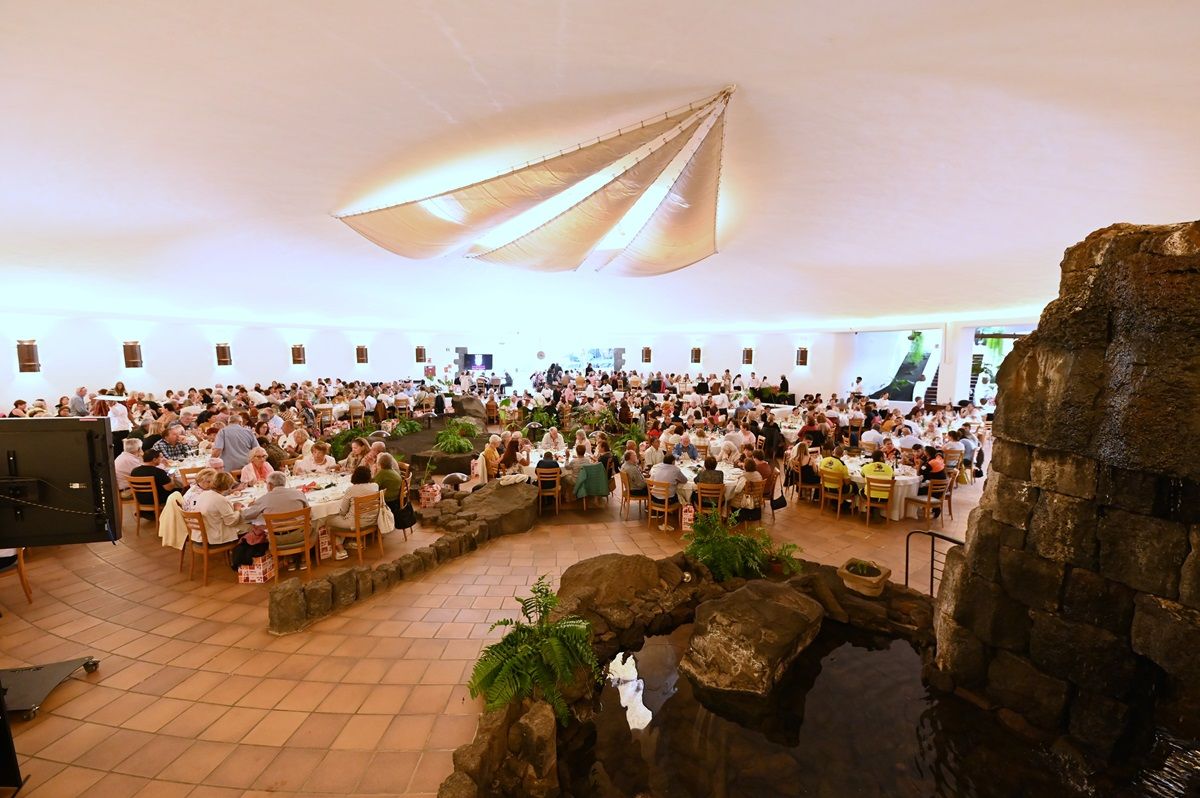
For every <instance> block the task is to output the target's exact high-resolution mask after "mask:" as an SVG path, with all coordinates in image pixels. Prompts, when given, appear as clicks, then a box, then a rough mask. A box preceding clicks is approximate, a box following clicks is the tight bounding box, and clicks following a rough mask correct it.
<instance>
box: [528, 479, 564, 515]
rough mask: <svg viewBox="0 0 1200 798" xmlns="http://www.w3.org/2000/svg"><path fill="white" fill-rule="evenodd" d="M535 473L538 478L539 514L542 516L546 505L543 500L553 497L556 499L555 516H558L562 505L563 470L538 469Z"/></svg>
mask: <svg viewBox="0 0 1200 798" xmlns="http://www.w3.org/2000/svg"><path fill="white" fill-rule="evenodd" d="M533 473H534V475H535V476H536V477H537V489H538V514H539V515H541V512H542V505H543V504H544V503H545V502H543V501H542V500H543V499H544V498H545V497H547V496H551V497H553V498H554V514H555V515H558V508H559V505H560V504H561V503H562V469H561V468H537V469H534V472H533Z"/></svg>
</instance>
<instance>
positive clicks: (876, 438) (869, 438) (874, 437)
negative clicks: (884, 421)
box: [859, 421, 883, 446]
mask: <svg viewBox="0 0 1200 798" xmlns="http://www.w3.org/2000/svg"><path fill="white" fill-rule="evenodd" d="M880 426H881V425H880V424H879V422H878V421H877V422H875V424H874V426H872V427H871V428H870V429H869V430H867V431H866V432H864V433H863V434H862V437H861V438H860V439H859V441H860V442H861V443H872V444H874V445H875V446H879V445H880V444H881V443H883V433H882V432H880V431H879V428H880Z"/></svg>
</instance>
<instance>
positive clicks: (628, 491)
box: [617, 471, 647, 520]
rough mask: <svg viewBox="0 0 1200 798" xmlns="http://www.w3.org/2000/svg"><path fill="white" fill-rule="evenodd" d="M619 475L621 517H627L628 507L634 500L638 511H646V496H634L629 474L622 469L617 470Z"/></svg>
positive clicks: (643, 512)
mask: <svg viewBox="0 0 1200 798" xmlns="http://www.w3.org/2000/svg"><path fill="white" fill-rule="evenodd" d="M617 473H618V474H620V476H621V517H622V518H624V519H626V520H628V519H629V507H630V505H631V504H633V503H634V502H635V501H636V502H637V503H638V512H639V513H641V514H642V515H645V513H646V502H647V497H646V496H634V495H633V488H632V486H630V484H629V475H628V474H626V473H625V472H624V471H618V472H617Z"/></svg>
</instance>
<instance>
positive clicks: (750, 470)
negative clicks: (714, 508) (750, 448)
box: [729, 456, 763, 509]
mask: <svg viewBox="0 0 1200 798" xmlns="http://www.w3.org/2000/svg"><path fill="white" fill-rule="evenodd" d="M762 481H763V475H762V472H760V471H759V470H758V461H757V460H755V459H754V457H753V456H750V457H747V458H746V460H745V462H744V463H743V464H742V475H741V476H740V477H738V481H737V483H736V484H735V485H734V488H733V498H732V499H730V500H729V504H730V506H731V507H741V508H744V509H753V508H754V507H757V506H758V504H757V502H756V501H755V500H754V499H752V498H751V497H749V496H747V495H746V488H747V487H749V486H750V485H752V484H755V483H761V482H762Z"/></svg>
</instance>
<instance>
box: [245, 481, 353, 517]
mask: <svg viewBox="0 0 1200 798" xmlns="http://www.w3.org/2000/svg"><path fill="white" fill-rule="evenodd" d="M312 483H316V485H317V486H318V487H316V488H314V489H312V490H310V491H308V493H306V494H305V495H306V496H307V497H308V503H309V506H311V507H312V518H313V521H316V520H318V519H320V518H328V517H329V516H331V515H337V512H338V508H339V507H340V506H341V502H342V496H343V495H345V493H346V488H348V487H350V475H349V474H305V475H302V476H292V477H288V487H290V488H298V487H301V486H303V485H309V484H312ZM327 485H330V486H332V487H326V486H327ZM266 492H267V488H266V486H265V485H253V486H250V487H243V488H241V489H240V490H238V491H236V492H234V493H230V494H229V501H231V502H234V503H237V502H241V503H242V504H250V502H252V501H254V500H255V499H257V498H258V497H259V496H262V495H263V494H264V493H266Z"/></svg>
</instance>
